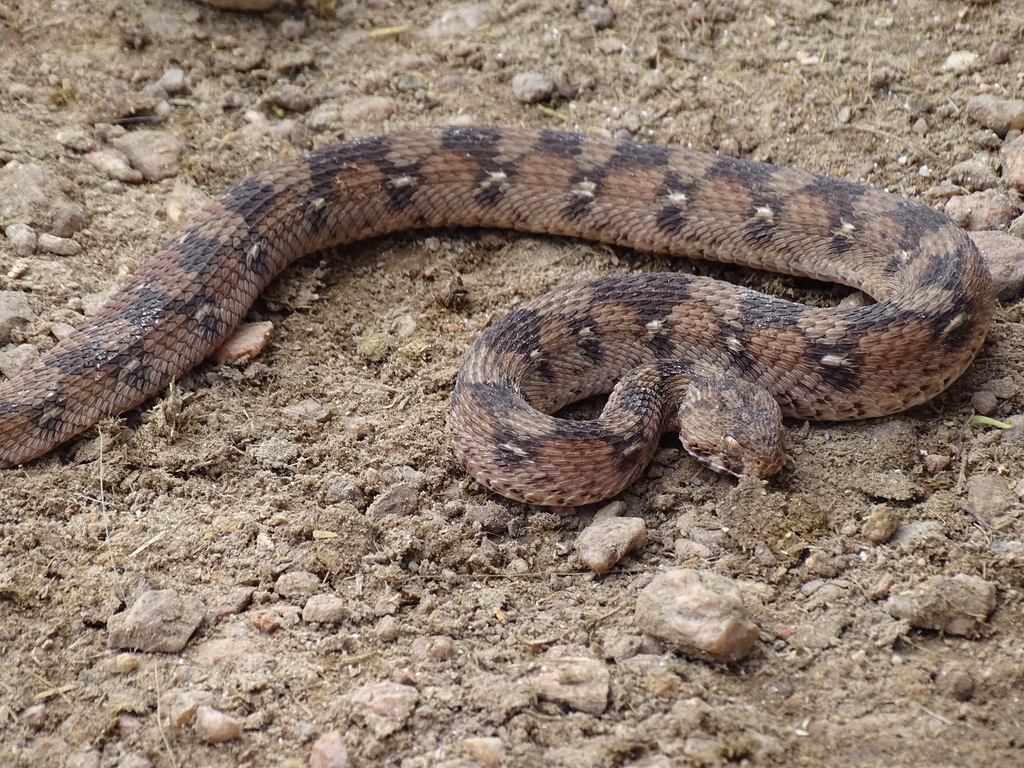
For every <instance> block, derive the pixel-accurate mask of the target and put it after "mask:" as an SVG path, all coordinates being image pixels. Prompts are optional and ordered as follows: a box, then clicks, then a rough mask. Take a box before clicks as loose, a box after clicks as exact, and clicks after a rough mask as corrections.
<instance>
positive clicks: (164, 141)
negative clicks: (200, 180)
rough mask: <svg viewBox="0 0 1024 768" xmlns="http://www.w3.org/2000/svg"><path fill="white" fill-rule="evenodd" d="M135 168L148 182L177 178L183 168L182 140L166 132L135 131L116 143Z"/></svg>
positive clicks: (114, 143) (114, 141)
mask: <svg viewBox="0 0 1024 768" xmlns="http://www.w3.org/2000/svg"><path fill="white" fill-rule="evenodd" d="M112 143H113V145H114V146H115V147H116V148H117V149H119V150H121V152H123V153H124V155H125V157H127V158H128V162H129V163H131V165H132V167H133V168H135V169H136V170H138V171H139V172H140V173H142V176H143V178H144V179H145V180H146V181H150V182H154V181H162V180H163V179H170V178H173V177H175V176H177V175H178V171H179V169H180V167H181V165H180V164H181V151H182V149H183V148H184V145H183V144H182V142H181V140H180V139H179V138H178V137H177V136H175V135H174V134H172V133H168V132H167V131H132V132H131V133H126V134H125V135H124V136H121V137H120V138H116V139H114V140H113V142H112Z"/></svg>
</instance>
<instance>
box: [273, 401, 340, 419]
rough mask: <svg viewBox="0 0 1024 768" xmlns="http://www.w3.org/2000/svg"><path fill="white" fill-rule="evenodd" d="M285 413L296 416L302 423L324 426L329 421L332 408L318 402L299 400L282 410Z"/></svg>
mask: <svg viewBox="0 0 1024 768" xmlns="http://www.w3.org/2000/svg"><path fill="white" fill-rule="evenodd" d="M283 410H284V412H285V413H289V414H291V415H292V416H296V417H298V418H300V419H302V420H303V421H313V422H316V423H317V424H324V423H325V422H328V421H330V420H331V413H332V410H333V409H332V408H331V404H330V403H321V402H320V401H319V400H314V399H313V398H307V399H305V400H300V401H299V402H297V403H295V404H294V405H289V406H288V407H287V408H284V409H283Z"/></svg>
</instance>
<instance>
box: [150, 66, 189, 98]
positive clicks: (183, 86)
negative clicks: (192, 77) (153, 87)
mask: <svg viewBox="0 0 1024 768" xmlns="http://www.w3.org/2000/svg"><path fill="white" fill-rule="evenodd" d="M156 84H157V85H159V86H160V87H161V88H163V89H164V92H166V93H167V94H168V95H169V96H178V95H180V94H183V93H187V92H188V81H186V80H185V72H184V70H182V69H179V68H178V67H172V68H171V69H168V70H167V71H166V72H164V73H163V74H162V75H160V79H159V80H157V81H156Z"/></svg>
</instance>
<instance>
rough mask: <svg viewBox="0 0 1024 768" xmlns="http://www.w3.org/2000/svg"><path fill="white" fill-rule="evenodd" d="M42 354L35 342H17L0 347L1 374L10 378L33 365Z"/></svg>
mask: <svg viewBox="0 0 1024 768" xmlns="http://www.w3.org/2000/svg"><path fill="white" fill-rule="evenodd" d="M41 356H42V355H41V354H40V353H39V347H37V346H36V345H35V344H17V345H16V346H6V347H3V348H2V349H0V374H3V375H4V376H6V377H7V378H8V379H9V378H11V377H12V376H13V375H14V374H16V373H17V372H18V371H24V370H25V369H27V368H28V367H29V366H31V365H33V364H34V362H36V360H38V359H39V358H40V357H41Z"/></svg>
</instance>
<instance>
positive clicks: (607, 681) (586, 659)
mask: <svg viewBox="0 0 1024 768" xmlns="http://www.w3.org/2000/svg"><path fill="white" fill-rule="evenodd" d="M546 657H547V658H546V659H545V661H544V663H543V665H542V666H541V667H540V670H539V672H538V674H537V675H535V676H534V677H533V678H532V679H531V685H532V687H533V689H534V690H536V691H537V695H538V696H540V697H541V698H542V699H547V700H548V701H553V702H556V703H558V704H564V705H565V706H567V707H569V708H570V709H575V710H577V711H578V712H587V713H589V714H591V715H600V714H601V713H603V712H604V711H605V709H607V708H608V694H609V692H610V690H611V674H610V673H609V671H608V666H607V665H606V664H605V663H604V662H603V661H601V660H599V659H596V658H594V657H593V656H590V655H589V654H587V652H586V651H584V650H582V649H579V648H576V649H572V650H569V649H566V648H564V647H560V646H555V647H553V648H551V650H550V651H548V653H547V654H546Z"/></svg>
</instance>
